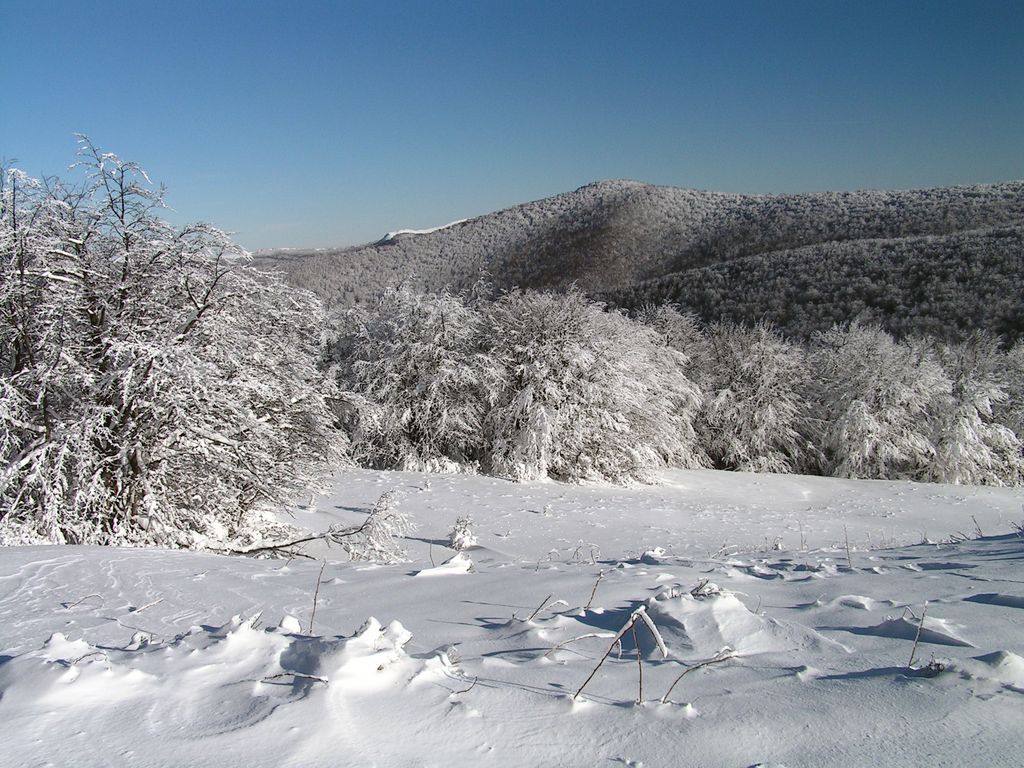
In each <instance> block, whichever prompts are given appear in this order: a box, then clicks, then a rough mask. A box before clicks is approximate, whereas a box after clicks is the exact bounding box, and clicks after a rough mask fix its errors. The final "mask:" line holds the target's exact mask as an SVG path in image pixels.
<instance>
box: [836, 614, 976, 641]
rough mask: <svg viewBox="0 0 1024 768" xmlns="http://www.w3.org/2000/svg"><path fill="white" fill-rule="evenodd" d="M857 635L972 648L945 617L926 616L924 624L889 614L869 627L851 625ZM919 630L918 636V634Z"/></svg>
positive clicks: (852, 630) (851, 630)
mask: <svg viewBox="0 0 1024 768" xmlns="http://www.w3.org/2000/svg"><path fill="white" fill-rule="evenodd" d="M849 631H850V632H853V633H854V634H857V635H877V636H878V637H891V638H894V639H898V640H915V639H916V640H918V642H921V643H931V644H932V645H952V646H957V647H960V648H973V647H974V645H973V643H969V642H967V641H966V640H964V639H963V638H962V637H961V636H960V635H959V628H958V627H957V626H956V625H954V624H952V623H950V622H949V621H946V620H945V619H939V618H933V617H931V616H926V617H925V620H924V626H920V625H919V622H918V621H917V620H915V619H912V618H910V617H907V616H890V617H888V618H886V619H885V621H883V622H882V623H881V624H875V625H873V626H870V627H852V628H850V630H849ZM918 631H920V636H918Z"/></svg>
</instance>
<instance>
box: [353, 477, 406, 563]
mask: <svg viewBox="0 0 1024 768" xmlns="http://www.w3.org/2000/svg"><path fill="white" fill-rule="evenodd" d="M415 529H416V526H415V525H414V524H413V522H412V520H411V519H410V518H409V516H408V515H407V514H406V513H405V512H403V511H402V509H401V508H400V507H399V504H398V494H397V493H396V492H395V491H385V492H384V493H382V494H381V495H380V497H379V498H378V499H377V501H376V502H374V505H373V508H372V509H371V510H370V514H369V515H368V516H367V518H366V520H365V521H364V522H363V524H362V525H360V526H358V527H357V528H354V529H348V530H342V531H341V532H340V533H338V534H337V535H336V540H337V541H338V542H339V543H340V544H341V546H342V547H343V548H344V549H345V552H346V553H348V556H349V557H350V558H351V559H352V560H373V561H375V562H378V563H401V562H404V561H405V559H406V554H407V553H406V551H405V549H404V548H403V547H402V545H401V543H400V542H399V541H398V540H399V538H400V537H403V536H407V535H409V534H410V533H412V532H413V531H414V530H415Z"/></svg>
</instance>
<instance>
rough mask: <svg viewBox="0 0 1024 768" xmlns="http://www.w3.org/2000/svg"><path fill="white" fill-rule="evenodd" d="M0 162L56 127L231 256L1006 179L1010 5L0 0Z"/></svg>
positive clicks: (1022, 163) (64, 148)
mask: <svg viewBox="0 0 1024 768" xmlns="http://www.w3.org/2000/svg"><path fill="white" fill-rule="evenodd" d="M0 25H2V27H3V28H4V30H5V35H4V38H5V39H4V44H3V45H2V46H0V94H3V96H2V101H0V157H3V158H6V159H8V160H11V159H16V160H17V165H18V166H19V167H20V168H22V169H23V170H25V171H27V172H29V173H31V174H33V175H41V174H53V173H60V174H63V173H65V168H66V166H67V165H68V164H69V163H70V162H72V161H73V159H74V151H75V143H74V138H73V134H74V133H76V132H82V133H87V134H88V135H89V136H90V137H91V138H92V140H93V141H94V142H95V143H96V144H97V145H99V146H100V147H102V148H103V149H105V150H109V151H113V152H116V153H118V154H119V155H121V156H122V157H124V158H127V159H132V160H136V161H138V162H140V163H141V164H142V165H143V166H144V167H145V168H146V169H147V170H148V171H149V173H150V176H151V177H152V178H154V179H155V180H159V181H162V182H164V183H165V184H167V186H168V202H169V204H170V205H171V206H172V207H173V208H174V209H175V211H174V213H172V214H170V218H172V220H175V221H179V222H182V223H183V222H185V221H193V220H204V221H210V222H212V223H214V224H217V225H218V226H220V227H222V228H225V229H229V230H232V231H234V232H236V233H237V235H236V239H237V240H238V241H239V242H240V243H242V244H243V245H245V246H246V247H249V248H264V247H278V246H297V247H310V246H330V245H345V244H352V243H358V242H365V241H368V240H371V239H375V238H377V237H379V236H380V235H382V234H383V233H384V232H385V231H387V230H389V229H397V228H400V227H412V228H422V227H429V226H435V225H438V224H443V223H446V222H448V221H451V220H453V219H457V218H463V217H467V216H473V215H477V214H481V213H486V212H489V211H492V210H495V209H498V208H503V207H507V206H509V205H514V204H516V203H519V202H525V201H527V200H533V199H537V198H540V197H545V196H548V195H552V194H557V193H559V192H565V191H569V190H571V189H574V188H576V187H578V186H580V185H582V184H585V183H587V182H590V181H595V180H598V179H609V178H631V179H638V180H641V181H648V182H652V183H658V184H671V185H676V186H683V187H695V188H701V189H713V190H720V191H732V192H793V191H813V190H824V189H855V188H908V187H920V186H937V185H946V184H958V183H975V182H992V181H1001V180H1007V179H1017V178H1024V151H1022V150H1024V42H1022V41H1024V3H1021V2H1019V1H1017V0H1008V1H1007V2H985V1H984V0H973V1H972V2H957V3H951V2H942V1H941V0H931V1H930V2H899V1H898V0H890V1H889V2H880V3H876V2H872V1H870V0H860V1H858V2H854V1H853V0H849V1H847V0H842V1H839V0H836V1H835V2H832V1H830V0H813V1H808V2H786V1H784V0H774V1H773V2H768V1H767V0H766V1H765V2H732V1H731V0H703V1H702V2H683V1H682V0H677V2H668V3H661V2H637V1H636V0H633V1H630V2H618V3H606V2H601V1H600V0H588V1H587V2H569V1H565V2H558V0H547V2H526V1H523V2H513V1H512V0H507V1H506V2H496V1H494V0H473V1H470V2H446V3H441V2H435V3H427V2H384V1H383V0H378V1H377V2H365V3H364V2H323V3H304V2H298V1H297V2H288V3H275V2H262V3H261V2H258V1H254V0H249V2H239V3H232V2H223V3H217V2H173V3H150V2H143V1H142V0H140V1H139V2H121V3H103V2H99V3H97V2H87V1H86V2H76V3H61V2H47V3H40V2H38V0H34V1H33V2H22V0H0Z"/></svg>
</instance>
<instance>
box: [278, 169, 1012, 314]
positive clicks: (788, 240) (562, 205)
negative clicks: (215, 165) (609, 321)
mask: <svg viewBox="0 0 1024 768" xmlns="http://www.w3.org/2000/svg"><path fill="white" fill-rule="evenodd" d="M1021 226H1024V182H1008V183H1003V184H991V185H978V186H965V187H950V188H941V189H926V190H913V191H899V192H879V191H865V192H824V193H812V194H798V195H734V194H723V193H714V192H701V191H695V190H689V189H680V188H675V187H658V186H653V185H649V184H641V183H639V182H631V181H605V182H598V183H595V184H589V185H587V186H584V187H581V188H580V189H577V190H576V191H574V192H569V193H566V194H562V195H556V196H555V197H551V198H547V199H544V200H538V201H536V202H532V203H526V204H524V205H519V206H515V207H513V208H508V209H506V210H503V211H498V212H496V213H492V214H488V215H485V216H480V217H477V218H475V219H470V220H467V221H464V222H458V223H455V224H453V225H450V226H447V227H444V228H440V229H437V230H434V231H426V232H423V233H422V234H416V233H403V234H402V235H401V236H398V237H392V238H386V239H384V240H381V241H378V242H376V243H373V244H369V245H365V246H359V247H354V248H346V249H338V250H327V251H315V252H301V251H288V252H280V253H277V254H269V255H265V256H262V257H261V258H260V261H261V263H263V264H265V265H271V264H272V265H275V266H277V267H279V268H281V269H283V270H284V271H285V272H286V273H287V275H288V279H289V280H290V281H291V282H292V283H293V284H295V285H298V286H301V287H304V288H308V289H310V290H313V291H315V292H316V293H318V294H320V295H321V297H323V298H324V299H325V300H327V301H328V302H329V303H331V304H334V305H338V304H341V305H348V304H353V303H356V302H359V301H365V300H369V299H372V298H373V297H374V296H375V295H377V294H378V293H379V292H380V291H381V290H383V289H384V288H385V287H387V286H388V285H393V284H395V283H398V282H400V281H402V280H404V279H408V278H412V279H413V281H414V282H415V283H416V284H418V285H420V286H421V287H423V288H426V289H439V288H441V287H444V286H451V287H454V288H464V287H467V286H469V285H471V284H472V283H473V282H474V281H475V280H476V279H477V278H478V276H479V275H480V273H481V271H482V270H486V272H487V273H488V274H489V276H490V279H491V281H492V282H493V283H494V284H495V285H496V286H497V287H499V288H508V287H512V286H517V285H518V286H521V287H533V288H555V289H561V288H565V287H566V286H568V285H569V284H571V283H573V282H576V283H578V284H579V285H580V286H581V287H582V288H583V289H584V290H586V291H588V292H591V293H594V294H599V295H601V296H603V297H605V298H608V299H610V300H613V301H616V302H621V303H623V304H627V305H635V304H639V303H643V302H645V301H649V300H659V301H660V300H673V301H681V302H682V303H684V305H686V306H688V307H690V308H692V309H694V310H696V311H698V312H700V314H701V315H702V316H704V317H705V318H706V319H717V318H718V317H722V316H725V317H741V316H742V317H744V318H749V317H760V316H762V315H766V314H767V315H769V316H777V317H778V319H779V321H780V322H782V323H783V325H784V326H786V327H787V328H788V329H789V330H790V331H791V332H794V333H797V334H803V333H807V332H809V331H810V330H814V328H816V327H818V326H819V325H820V323H824V322H826V320H827V321H828V322H831V321H832V320H834V319H847V314H848V312H849V311H852V310H854V309H857V308H858V307H859V309H869V310H874V311H876V313H877V314H878V315H879V317H880V318H882V319H885V318H886V317H888V315H890V314H892V315H893V319H894V320H900V318H901V317H903V316H909V317H918V316H920V317H922V318H925V319H926V320H927V323H931V324H933V325H934V323H935V322H938V323H943V322H945V320H944V319H943V318H941V317H940V316H939V315H940V314H941V311H945V309H941V310H940V309H936V307H940V308H941V307H947V306H951V305H952V304H954V303H955V304H958V305H970V308H967V309H963V308H962V307H961V310H962V311H961V310H958V312H959V315H958V317H959V316H961V315H962V317H963V318H973V319H971V320H967V319H961V320H957V319H955V318H954V320H955V322H957V323H959V324H960V325H963V324H965V323H966V324H969V323H973V322H974V321H975V320H979V321H983V322H984V323H985V324H986V327H988V326H989V325H992V326H993V327H995V326H998V327H999V329H1003V328H1009V327H1014V328H1015V327H1016V326H1017V325H1019V322H1020V320H1019V315H1020V313H1019V311H1018V310H1019V304H1015V303H1014V302H1013V301H1012V300H1007V301H1002V302H1001V303H1000V307H1001V308H1000V309H998V311H996V310H995V309H993V308H992V307H987V308H986V309H985V310H984V311H980V312H979V308H978V307H975V306H974V305H975V304H979V303H980V302H981V301H982V299H981V296H982V295H985V296H989V298H991V294H992V291H997V292H998V291H1015V292H1016V296H1019V295H1020V293H1021V291H1020V288H1021V287H1022V286H1021V284H1020V281H1021V277H1020V276H1021V274H1022V273H1024V264H1022V263H1021V261H1022V258H1024V256H1022V254H1021V245H1020V240H1021V237H1020V227H1021ZM930 238H938V239H937V240H935V239H930ZM932 260H937V261H938V262H941V265H942V271H941V272H940V273H937V274H936V275H931V274H930V266H929V265H930V263H931V261H932ZM833 262H835V266H834V267H833V266H829V265H831V264H833ZM897 262H898V265H899V266H898V265H897ZM979 265H980V266H979ZM978 269H980V270H981V272H980V273H978V274H975V272H977V270H978ZM943 275H944V277H943ZM958 275H961V276H962V275H968V276H971V277H970V279H966V280H965V279H960V277H958ZM915 276H916V277H915ZM768 278H771V279H770V280H769V279H768ZM880 279H884V280H885V281H886V282H885V283H884V284H883V285H881V286H877V285H876V287H875V288H872V287H871V285H872V284H875V283H876V282H877V281H878V280H880ZM987 280H990V281H991V285H990V286H989V287H990V288H992V290H988V289H985V290H982V289H980V288H979V286H981V285H983V284H985V283H986V281H987ZM892 281H896V282H895V283H893V282H892ZM950 281H952V282H950ZM797 286H805V288H804V289H800V288H798V287H797ZM806 286H810V287H813V289H814V291H810V292H809V291H808V290H807V289H806ZM851 286H852V288H851ZM858 286H860V287H858ZM929 286H932V288H934V290H936V291H939V294H940V295H939V296H938V297H936V296H932V294H931V293H930V291H931V290H932V288H929ZM876 289H880V290H881V296H876V295H875V294H876V293H878V290H876ZM851 290H852V291H853V294H854V295H856V296H860V297H861V298H860V301H861V302H862V303H863V306H860V305H859V304H858V300H857V299H856V298H849V297H848V294H849V293H850V291H851ZM976 290H981V293H979V294H978V295H977V298H971V296H967V297H966V298H963V299H962V300H959V301H957V302H949V301H945V300H943V299H942V298H941V296H942V295H944V294H945V293H946V292H949V291H953V292H955V293H957V292H958V293H959V294H970V292H971V291H976ZM815 291H816V293H815ZM972 295H973V294H972ZM783 297H785V298H783ZM996 298H999V297H996ZM1003 298H1005V297H1003ZM805 300H806V301H808V302H810V304H811V305H813V306H814V307H816V308H815V309H813V310H809V311H807V312H794V313H792V314H795V315H797V316H800V317H804V319H803V320H800V321H797V320H794V319H793V318H787V316H786V313H785V312H783V311H781V310H780V308H779V307H780V302H781V303H782V304H784V305H786V306H788V305H789V304H790V303H791V302H794V301H795V302H797V303H801V302H804V301H805ZM986 301H988V300H987V299H986ZM997 303H999V302H997ZM925 305H928V306H927V307H925ZM773 307H774V308H773ZM897 315H899V317H897ZM933 321H934V322H933ZM901 322H902V321H901ZM902 324H903V325H907V323H905V322H904V323H902ZM911 325H913V323H911ZM894 330H895V328H894Z"/></svg>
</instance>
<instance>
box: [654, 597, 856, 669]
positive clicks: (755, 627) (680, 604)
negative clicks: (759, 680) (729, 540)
mask: <svg viewBox="0 0 1024 768" xmlns="http://www.w3.org/2000/svg"><path fill="white" fill-rule="evenodd" d="M647 609H648V613H649V614H650V616H651V618H652V619H653V620H654V622H655V623H656V624H657V625H658V628H659V629H660V630H661V632H662V634H663V636H664V637H665V641H666V643H667V644H668V645H669V647H670V648H672V647H673V646H675V647H680V648H682V649H685V651H686V652H687V653H688V654H696V655H698V656H706V657H710V656H713V655H715V654H717V653H719V652H720V651H721V650H722V649H723V648H731V649H732V650H733V651H735V652H736V654H737V655H741V656H745V655H752V654H762V653H785V652H789V651H793V650H797V649H814V650H819V651H820V650H839V651H844V652H846V651H847V650H848V649H847V648H846V647H845V646H843V645H841V644H839V643H837V642H835V641H834V640H830V639H828V638H827V637H825V636H823V635H821V634H819V633H818V632H816V631H814V630H813V629H811V628H810V627H804V626H800V625H798V624H791V623H789V622H784V621H779V620H777V619H772V618H767V617H765V616H760V615H758V614H756V613H753V612H751V611H750V610H748V609H747V607H746V606H745V605H744V604H743V603H742V602H741V601H740V599H739V598H738V597H736V595H734V594H733V593H731V592H727V591H725V590H722V591H719V592H715V593H713V594H710V595H706V596H699V597H694V596H693V595H692V594H690V593H689V592H680V590H678V589H669V590H666V591H665V592H662V593H660V594H659V595H657V596H655V597H654V598H652V599H650V600H648V601H647Z"/></svg>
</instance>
